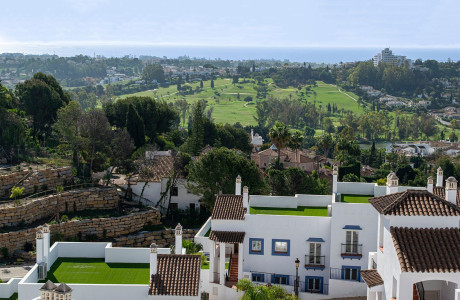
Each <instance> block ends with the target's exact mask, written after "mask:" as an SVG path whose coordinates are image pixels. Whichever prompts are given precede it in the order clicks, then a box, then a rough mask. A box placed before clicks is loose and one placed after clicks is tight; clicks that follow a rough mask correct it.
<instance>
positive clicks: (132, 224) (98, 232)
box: [0, 209, 161, 254]
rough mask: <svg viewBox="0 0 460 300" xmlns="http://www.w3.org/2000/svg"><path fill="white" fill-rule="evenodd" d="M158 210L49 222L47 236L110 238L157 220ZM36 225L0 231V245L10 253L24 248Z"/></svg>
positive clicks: (131, 231)
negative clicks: (110, 216)
mask: <svg viewBox="0 0 460 300" xmlns="http://www.w3.org/2000/svg"><path fill="white" fill-rule="evenodd" d="M160 218H161V215H160V212H159V211H158V210H157V209H150V210H147V211H142V212H137V213H132V214H130V215H126V216H121V217H113V218H101V219H92V220H81V221H79V220H72V221H69V222H63V223H60V224H52V225H50V231H51V239H52V240H54V239H55V238H56V235H57V234H58V233H59V236H60V238H63V239H69V238H70V239H76V238H77V237H79V238H81V240H87V239H91V240H93V239H97V240H101V239H113V238H116V237H119V236H123V235H128V234H130V233H133V232H138V231H140V230H141V229H142V228H143V227H144V226H145V225H157V224H160V223H161V222H160ZM36 232H37V228H29V229H24V230H20V231H12V232H8V233H1V234H0V248H3V247H6V248H7V249H8V252H9V253H10V254H12V253H13V252H14V251H16V250H24V245H25V243H31V244H32V245H35V233H36Z"/></svg>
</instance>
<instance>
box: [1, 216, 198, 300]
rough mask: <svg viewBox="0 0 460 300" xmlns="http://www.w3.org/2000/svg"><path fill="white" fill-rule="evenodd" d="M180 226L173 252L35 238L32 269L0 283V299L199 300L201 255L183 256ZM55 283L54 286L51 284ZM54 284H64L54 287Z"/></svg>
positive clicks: (42, 234) (44, 235) (44, 232)
mask: <svg viewBox="0 0 460 300" xmlns="http://www.w3.org/2000/svg"><path fill="white" fill-rule="evenodd" d="M182 233H183V232H182V226H181V225H180V224H178V225H177V226H176V228H175V234H174V236H175V247H174V252H173V253H171V249H170V248H158V247H157V245H156V244H154V243H153V244H152V245H151V246H150V247H149V248H128V247H112V243H108V242H56V243H54V245H53V246H52V247H50V232H49V230H48V228H47V227H43V228H42V229H39V230H38V231H37V232H36V255H37V260H36V262H37V263H36V264H35V265H34V266H33V267H32V268H31V269H30V271H29V272H28V273H27V274H26V275H25V276H24V278H14V279H11V280H10V281H9V282H8V283H0V297H2V298H1V299H3V298H6V299H13V298H12V297H13V296H12V295H13V293H15V292H16V293H17V294H18V299H19V300H72V299H74V300H75V299H76V300H101V299H110V300H127V299H133V300H143V299H145V300H164V299H170V300H199V299H201V296H202V295H201V294H202V277H201V272H202V271H201V255H190V254H185V253H186V251H185V248H183V247H182ZM53 281H54V282H53ZM57 281H65V282H66V283H67V284H66V283H64V282H62V283H60V284H59V285H57V284H56V282H57Z"/></svg>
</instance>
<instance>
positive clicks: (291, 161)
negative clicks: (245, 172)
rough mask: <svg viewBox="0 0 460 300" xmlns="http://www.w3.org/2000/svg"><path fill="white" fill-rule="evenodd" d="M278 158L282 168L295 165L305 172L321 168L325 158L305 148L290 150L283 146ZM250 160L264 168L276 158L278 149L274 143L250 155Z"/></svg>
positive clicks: (325, 160) (325, 161)
mask: <svg viewBox="0 0 460 300" xmlns="http://www.w3.org/2000/svg"><path fill="white" fill-rule="evenodd" d="M280 152H281V154H280V160H281V163H282V164H283V166H284V168H286V169H287V168H290V167H296V168H300V169H301V170H304V171H306V172H312V171H315V170H316V171H318V169H320V168H322V167H323V166H324V164H325V163H327V161H328V160H327V159H326V158H325V157H322V156H319V155H316V154H314V153H309V152H307V151H306V150H297V151H294V150H291V149H289V148H285V149H282V150H280ZM251 158H252V160H253V161H254V162H255V163H256V165H257V166H258V167H259V169H261V170H266V169H268V167H269V166H270V164H273V163H274V162H275V160H277V159H278V150H277V149H276V147H275V145H272V146H271V147H270V148H268V149H265V150H263V151H260V152H257V153H253V154H252V155H251Z"/></svg>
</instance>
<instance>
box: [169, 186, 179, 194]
mask: <svg viewBox="0 0 460 300" xmlns="http://www.w3.org/2000/svg"><path fill="white" fill-rule="evenodd" d="M169 195H170V196H171V197H179V188H178V187H177V186H172V187H170V190H169Z"/></svg>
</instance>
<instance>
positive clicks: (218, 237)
mask: <svg viewBox="0 0 460 300" xmlns="http://www.w3.org/2000/svg"><path fill="white" fill-rule="evenodd" d="M244 234H245V233H244V232H239V231H215V230H211V233H210V234H209V239H210V240H213V241H216V242H220V243H242V242H243V240H244Z"/></svg>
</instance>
